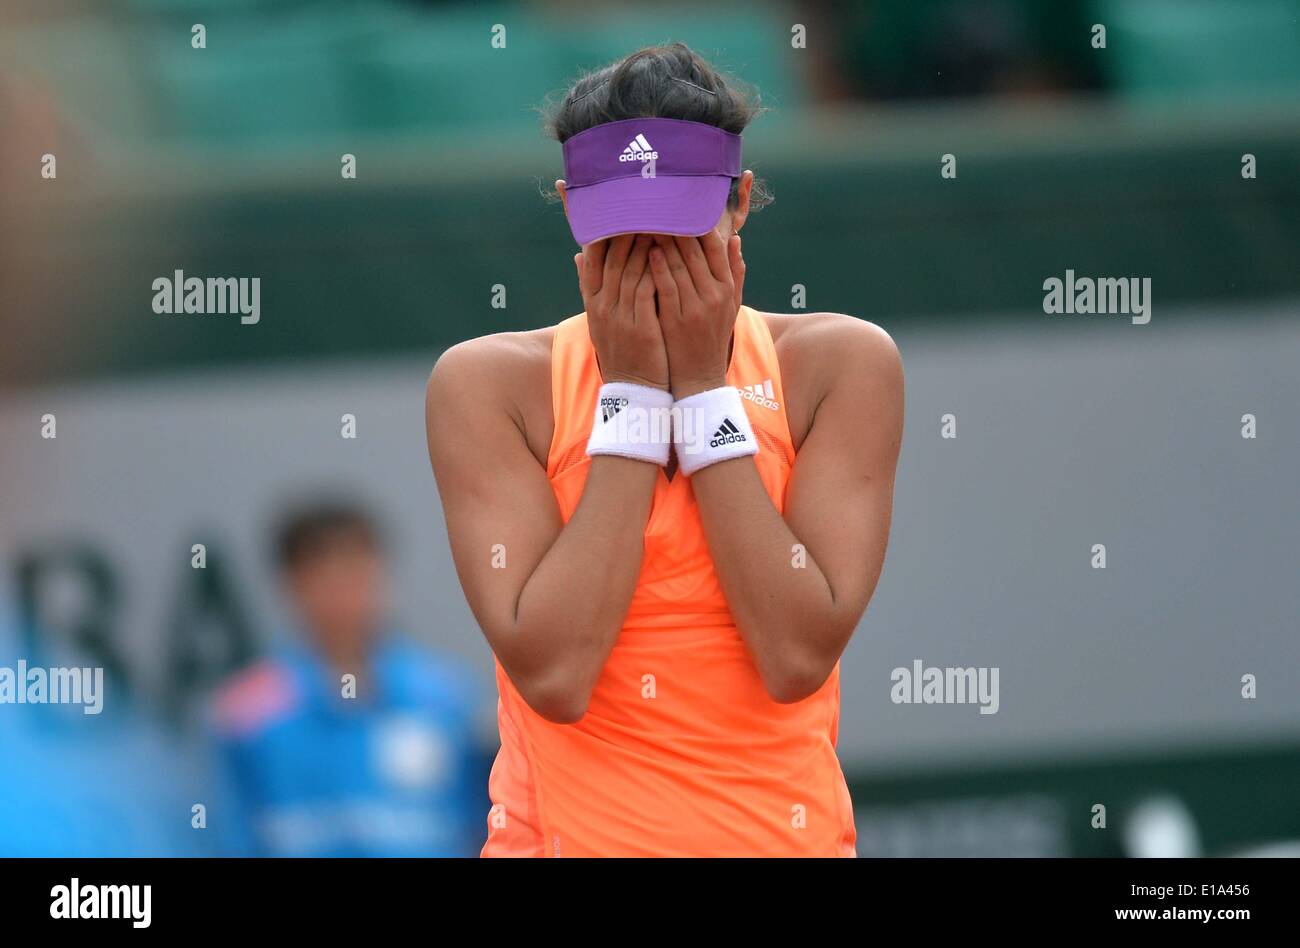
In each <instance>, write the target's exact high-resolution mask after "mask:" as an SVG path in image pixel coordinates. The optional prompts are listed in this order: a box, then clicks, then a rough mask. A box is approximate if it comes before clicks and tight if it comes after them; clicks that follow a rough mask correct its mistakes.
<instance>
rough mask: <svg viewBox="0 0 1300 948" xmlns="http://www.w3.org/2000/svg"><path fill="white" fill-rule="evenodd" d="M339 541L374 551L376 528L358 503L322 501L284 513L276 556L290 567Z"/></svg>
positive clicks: (284, 566) (378, 541)
mask: <svg viewBox="0 0 1300 948" xmlns="http://www.w3.org/2000/svg"><path fill="white" fill-rule="evenodd" d="M340 541H344V542H357V541H360V543H361V544H362V545H364V546H366V547H369V548H370V549H372V550H374V551H376V552H378V551H379V549H380V547H381V545H382V543H381V539H380V535H379V528H378V527H377V526H376V525H375V522H374V521H373V520H371V519H370V516H369V515H368V514H367V513H366V512H365V511H364V510H362V509H361V508H360V507H357V506H354V505H352V504H349V503H342V502H337V503H322V504H317V505H315V506H312V507H308V508H304V509H302V510H299V511H297V512H295V513H293V514H291V515H290V516H288V517H286V518H285V520H284V522H283V523H282V524H281V525H280V529H279V531H278V533H277V534H276V541H275V554H276V560H277V561H278V563H279V564H280V567H281V568H282V569H286V570H289V569H293V568H294V567H296V566H301V565H302V564H303V563H305V562H307V561H308V560H310V559H314V558H315V557H317V556H319V555H321V554H322V553H326V552H328V551H329V550H330V549H331V548H333V547H334V546H336V545H338V544H339V542H340Z"/></svg>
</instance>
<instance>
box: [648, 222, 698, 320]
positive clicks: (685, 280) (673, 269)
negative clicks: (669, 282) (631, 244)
mask: <svg viewBox="0 0 1300 948" xmlns="http://www.w3.org/2000/svg"><path fill="white" fill-rule="evenodd" d="M657 243H658V244H659V249H660V250H662V251H663V252H664V259H665V260H667V261H668V273H669V275H671V276H672V278H673V285H674V286H676V287H677V299H678V307H679V308H678V311H677V315H680V314H681V308H682V307H685V306H688V305H690V303H691V301H692V300H695V299H697V298H698V297H697V295H696V293H695V284H694V283H693V282H691V274H690V271H689V270H688V269H687V267H686V261H685V260H683V259H682V253H681V251H680V250H678V249H677V238H676V237H670V236H666V235H665V236H664V237H663V238H662V239H660V240H658V241H657ZM662 313H663V310H662V309H661V310H660V314H661V315H662Z"/></svg>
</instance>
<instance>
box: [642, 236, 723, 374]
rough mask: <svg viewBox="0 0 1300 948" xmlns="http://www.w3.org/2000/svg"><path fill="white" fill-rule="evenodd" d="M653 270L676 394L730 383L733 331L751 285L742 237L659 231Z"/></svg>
mask: <svg viewBox="0 0 1300 948" xmlns="http://www.w3.org/2000/svg"><path fill="white" fill-rule="evenodd" d="M654 239H655V246H654V247H652V248H651V249H650V274H651V276H652V277H653V279H654V283H655V292H656V293H657V294H658V297H659V326H660V329H661V330H662V332H663V337H664V345H665V347H666V348H667V350H668V377H669V384H670V388H671V390H672V393H673V398H677V399H681V398H686V397H687V396H688V395H694V394H696V393H698V392H704V391H707V390H709V389H712V388H720V387H722V386H723V385H726V384H727V361H728V354H729V351H730V345H731V332H732V329H733V328H734V327H735V324H736V313H737V312H738V311H739V309H740V302H741V298H742V291H743V289H744V285H745V261H744V258H743V257H742V256H741V255H740V237H739V235H736V234H733V235H732V236H731V239H730V240H729V241H727V242H725V243H724V242H723V239H722V237H721V235H719V234H718V232H717V231H712V230H711V231H709V232H708V233H707V234H705V235H704V236H702V237H672V236H661V235H656V236H655V238H654Z"/></svg>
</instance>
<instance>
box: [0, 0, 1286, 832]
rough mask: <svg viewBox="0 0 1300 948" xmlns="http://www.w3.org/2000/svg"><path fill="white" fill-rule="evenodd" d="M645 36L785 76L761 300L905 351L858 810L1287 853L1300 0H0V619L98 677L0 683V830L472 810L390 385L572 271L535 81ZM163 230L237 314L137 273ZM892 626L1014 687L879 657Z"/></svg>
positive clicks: (762, 134)
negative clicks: (1102, 559)
mask: <svg viewBox="0 0 1300 948" xmlns="http://www.w3.org/2000/svg"><path fill="white" fill-rule="evenodd" d="M196 25H201V26H202V28H203V29H202V30H201V31H198V32H196V30H195V27H196ZM1098 25H1100V26H1103V27H1104V47H1099V46H1098V45H1097V43H1098V36H1099V34H1098V32H1097V29H1096V27H1097V26H1098ZM200 37H201V39H202V40H203V43H202V44H201V45H199V46H198V48H196V44H199V39H198V38H200ZM801 37H803V38H806V41H805V42H802V43H801V42H800V38H801ZM672 40H681V41H683V42H686V43H688V44H689V45H691V46H692V47H693V48H695V49H696V50H698V51H700V52H701V53H702V54H704V55H705V56H707V57H709V58H710V59H712V61H713V62H714V63H715V65H717V66H719V67H721V68H723V69H724V70H726V71H728V72H730V73H731V74H733V75H737V76H739V77H741V78H742V79H744V80H746V81H747V82H749V83H751V84H752V85H754V86H756V87H757V88H758V89H759V90H760V91H761V93H762V96H763V101H764V103H765V105H766V106H767V107H768V109H769V111H768V112H767V113H766V114H764V115H763V116H762V117H761V118H760V119H759V120H758V121H757V123H756V124H755V125H754V126H753V127H752V129H751V130H750V131H749V132H747V133H746V136H745V139H746V140H745V163H746V166H747V167H752V168H754V169H755V170H756V172H757V173H759V174H760V175H762V176H763V177H765V178H766V179H767V181H768V183H769V185H770V186H771V187H772V189H773V191H774V193H775V196H776V202H775V204H773V205H772V206H771V207H769V208H766V209H764V210H763V211H762V212H761V213H759V214H757V215H755V216H754V217H753V218H752V219H751V221H750V222H749V225H748V227H747V228H746V230H745V247H746V258H747V262H748V264H749V274H748V279H747V284H746V295H747V300H748V302H749V303H750V304H751V305H753V306H755V307H756V308H758V309H762V310H767V311H773V312H790V311H792V310H794V309H795V306H796V303H794V302H792V300H794V299H795V298H796V296H797V295H798V292H799V288H802V290H803V292H804V293H805V294H806V306H807V308H808V309H809V310H810V311H822V310H830V311H839V312H845V313H850V314H853V315H856V316H859V317H862V318H865V319H869V320H872V321H874V322H877V323H879V324H880V325H882V326H883V327H884V328H885V329H886V330H888V331H889V332H890V333H891V334H892V335H893V337H894V339H895V340H896V341H897V343H898V345H899V347H900V349H901V351H902V354H903V360H904V365H905V367H906V371H907V382H908V409H907V411H908V418H907V428H906V435H905V439H904V444H903V453H902V459H901V462H900V469H899V478H898V483H897V491H896V505H895V517H894V528H893V536H892V540H891V546H890V551H889V556H888V559H887V562H886V565H885V570H884V575H883V576H882V578H881V581H880V585H879V589H878V591H877V593H876V596H875V599H874V601H873V602H872V604H871V607H870V608H869V610H868V612H867V615H866V617H865V618H864V620H863V622H862V625H861V627H860V628H859V630H858V632H857V634H856V635H855V637H854V640H853V642H852V644H851V645H850V647H849V649H848V651H847V653H846V654H845V656H844V659H843V688H844V695H843V718H842V723H841V727H840V755H841V758H842V760H843V763H844V768H845V771H846V773H847V775H848V777H849V780H850V785H851V789H852V791H853V797H854V802H855V806H856V808H857V822H858V831H859V850H860V852H861V853H862V854H863V855H885V856H910V855H1061V856H1097V855H1134V856H1137V855H1197V854H1215V855H1222V854H1236V853H1248V852H1250V853H1257V852H1275V853H1282V852H1289V853H1292V854H1294V853H1295V852H1296V851H1297V849H1296V847H1297V846H1300V842H1298V841H1300V806H1297V794H1298V793H1300V636H1298V633H1300V629H1298V628H1297V616H1298V615H1300V583H1298V582H1297V552H1296V550H1297V539H1298V530H1297V528H1298V527H1300V500H1298V499H1297V491H1296V483H1297V471H1300V424H1298V422H1297V406H1300V373H1298V372H1297V366H1298V365H1300V2H1297V0H1235V2H1228V0H1221V2H1220V0H1056V2H1053V3H1043V2H1038V0H961V2H958V0H863V2H858V3H843V4H840V3H836V4H831V3H806V4H801V5H791V4H781V3H761V2H752V0H751V2H746V3H731V2H725V0H721V2H716V3H710V4H704V5H701V4H687V3H681V4H677V3H656V4H638V5H635V6H628V7H618V6H614V5H607V4H597V3H583V2H558V0H556V2H532V3H526V2H519V3H455V2H433V0H423V2H417V0H296V2H295V0H225V2H223V3H221V4H216V5H213V4H205V3H200V2H197V0H94V2H89V0H86V2H64V0H42V2H34V0H9V2H7V3H6V5H5V10H4V12H3V14H0V340H2V343H0V666H11V667H12V666H14V665H15V663H16V662H17V661H18V660H19V659H25V660H27V661H28V662H29V663H30V664H33V665H35V664H38V663H44V664H46V665H94V666H98V667H103V668H104V669H105V670H106V674H107V676H108V679H107V683H106V686H105V688H106V698H105V710H104V713H103V714H100V715H96V716H87V715H83V714H82V713H81V711H80V709H78V708H69V707H66V706H38V705H26V706H21V705H6V704H0V853H2V854H30V855H74V854H95V855H118V854H123V855H127V854H148V855H167V854H190V853H194V854H200V853H246V852H253V853H261V854H278V853H319V854H333V853H340V854H342V853H376V854H407V853H428V854H433V853H446V854H451V853H458V852H474V851H476V848H477V845H478V844H479V843H480V842H481V839H482V837H483V836H484V827H485V822H484V821H485V817H486V810H487V800H486V793H485V788H484V783H485V781H486V769H487V766H488V764H489V762H490V759H491V755H492V754H493V753H494V751H495V746H496V733H495V695H494V693H493V689H492V685H491V655H490V653H489V651H488V649H487V647H486V645H485V644H484V642H483V640H482V637H481V635H480V634H479V632H478V629H477V628H476V626H475V623H474V621H473V618H472V616H471V615H470V613H469V611H468V609H467V607H466V605H465V602H464V599H463V597H462V595H461V593H460V589H459V585H458V583H457V580H456V576H455V573H454V570H453V568H452V564H451V558H450V553H449V550H448V547H447V542H446V536H445V530H444V526H443V522H442V516H441V510H440V507H439V503H438V498H437V495H436V491H435V486H434V483H433V479H432V476H431V475H430V472H429V466H428V460H427V455H426V451H425V443H424V424H423V412H424V405H423V399H424V383H425V380H426V377H427V375H428V372H429V369H430V367H431V366H432V365H433V362H434V361H435V359H436V358H437V356H438V355H439V353H440V352H441V351H443V350H444V349H445V348H446V347H447V346H449V345H451V344H453V343H455V342H458V341H460V340H463V339H466V338H470V337H473V336H478V335H482V334H485V333H490V332H498V331H504V330H516V329H528V328H535V327H539V326H544V325H547V324H551V323H555V322H558V321H559V320H561V319H563V318H564V317H566V316H568V315H571V314H572V313H574V312H576V311H578V310H579V309H580V300H579V297H578V293H577V288H576V286H575V285H574V280H573V274H572V263H571V260H570V257H571V254H572V250H573V248H572V246H571V245H572V238H571V236H570V233H569V231H568V228H567V226H566V225H565V222H564V219H563V215H562V212H561V210H560V209H559V207H558V206H556V205H553V204H549V203H547V202H546V201H545V200H544V198H543V196H542V194H541V191H542V189H543V188H545V187H549V186H550V184H551V183H552V182H553V181H554V179H555V178H556V177H558V176H560V172H561V160H560V151H559V148H558V147H557V146H556V145H555V143H553V142H549V141H547V140H546V139H545V138H544V137H543V135H542V133H541V130H540V123H539V119H538V111H537V110H538V107H539V106H540V105H541V104H542V103H543V101H544V99H545V97H546V96H547V94H548V93H552V92H557V91H562V90H563V89H564V88H565V87H566V85H567V83H568V82H569V81H570V80H572V79H573V78H574V77H576V75H577V74H578V73H579V72H580V71H581V70H584V69H590V68H594V67H597V66H600V65H602V64H604V63H606V62H609V61H611V60H614V59H617V58H620V57H621V56H623V55H625V54H626V53H628V52H630V51H631V50H633V49H635V48H638V47H640V46H644V45H650V44H656V43H662V42H667V41H672ZM944 155H951V156H953V158H954V159H955V167H956V171H957V174H956V177H954V178H945V177H942V176H941V175H940V167H941V159H942V156H944ZM47 156H53V158H54V161H53V162H51V161H50V159H49V157H47ZM344 156H354V158H355V168H356V174H355V177H354V178H353V177H345V176H344V175H343V174H342V173H341V170H342V168H343V166H344V164H343V163H344V160H345V158H344ZM1247 156H1251V157H1250V158H1249V159H1248V158H1247ZM1244 169H1249V172H1248V173H1247V172H1246V171H1245V170H1244ZM51 172H53V173H52V174H51ZM1067 269H1072V270H1074V271H1075V272H1076V273H1078V274H1079V275H1081V276H1113V277H1138V278H1150V280H1151V283H1152V310H1151V313H1152V318H1151V322H1150V323H1149V324H1147V325H1145V326H1138V325H1132V324H1131V323H1130V321H1129V319H1128V318H1125V317H1084V316H1073V317H1065V316H1047V315H1044V312H1043V282H1044V280H1047V279H1049V278H1051V277H1058V278H1064V276H1065V271H1066V270H1067ZM177 270H183V271H184V273H185V274H186V275H187V276H200V277H235V278H254V277H256V278H259V279H260V281H261V282H260V287H261V297H260V304H261V309H260V319H259V320H258V321H257V322H256V323H255V324H243V323H241V321H240V319H239V318H238V316H230V315H206V316H200V315H160V314H157V313H155V312H154V310H153V308H152V302H153V298H154V290H153V289H152V285H153V282H154V281H155V280H157V279H159V278H164V277H166V278H171V277H172V276H173V274H174V272H175V271H177ZM503 294H504V295H503ZM947 414H951V415H953V416H954V417H955V424H956V432H957V437H956V438H949V439H945V438H941V437H940V425H941V420H940V419H941V417H942V416H944V415H947ZM1246 414H1250V415H1253V416H1255V419H1256V424H1257V437H1255V438H1253V439H1248V438H1243V437H1242V427H1243V416H1244V415H1246ZM51 416H52V418H53V420H54V423H55V425H56V436H55V437H49V434H50V432H51V430H52V429H51V428H50V424H49V421H50V417H51ZM349 418H350V419H351V422H349ZM350 426H351V433H352V434H354V435H355V437H348V436H347V435H348V434H349V428H350ZM295 538H296V539H295ZM1098 543H1101V544H1105V546H1106V550H1107V566H1106V568H1105V569H1104V570H1099V569H1093V568H1091V565H1090V561H1091V558H1092V548H1093V545H1094V544H1098ZM200 551H201V552H200ZM918 660H920V661H922V662H923V663H925V664H926V665H934V666H995V667H997V668H999V669H1000V685H1001V695H1000V708H999V711H998V712H997V713H996V714H991V715H981V714H979V713H978V709H977V708H976V707H974V706H970V705H965V706H963V705H932V706H926V705H906V704H895V703H893V702H892V701H891V700H890V689H891V679H890V675H891V672H892V670H893V669H894V668H897V667H906V668H911V667H912V664H913V662H915V661H918ZM348 668H362V669H364V672H363V674H362V675H361V679H360V681H359V682H358V683H357V687H358V694H359V695H360V697H361V700H359V701H356V702H352V703H350V704H349V703H345V702H343V701H342V700H341V698H340V696H339V695H338V694H336V693H335V692H336V691H337V687H336V685H335V684H334V682H336V681H337V680H338V675H337V674H333V673H334V672H338V671H339V670H340V669H348ZM331 670H332V671H331ZM1247 675H1253V676H1255V680H1256V682H1257V693H1256V696H1255V697H1253V698H1246V697H1243V684H1242V682H1243V676H1247ZM1098 804H1100V805H1103V806H1104V807H1105V808H1106V826H1105V828H1104V829H1101V828H1098V827H1096V826H1094V823H1095V822H1096V819H1095V813H1096V811H1095V809H1094V808H1095V807H1096V806H1097V805H1098ZM196 807H197V808H198V809H196ZM199 824H202V826H200V825H199Z"/></svg>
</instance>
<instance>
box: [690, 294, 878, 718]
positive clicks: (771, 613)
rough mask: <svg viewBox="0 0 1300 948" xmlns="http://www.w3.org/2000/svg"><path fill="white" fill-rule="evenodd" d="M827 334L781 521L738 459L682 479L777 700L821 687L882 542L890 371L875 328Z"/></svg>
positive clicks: (862, 602)
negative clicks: (823, 374) (825, 383)
mask: <svg viewBox="0 0 1300 948" xmlns="http://www.w3.org/2000/svg"><path fill="white" fill-rule="evenodd" d="M827 328H831V327H827ZM833 329H834V331H833V332H828V333H826V334H825V335H826V337H827V338H826V339H825V341H824V343H823V345H824V348H825V355H824V357H823V359H822V360H821V364H823V365H825V366H826V371H827V372H828V373H829V374H830V376H831V382H830V383H829V390H828V391H827V392H826V394H825V395H824V397H823V399H822V401H821V403H820V405H819V406H818V407H817V411H816V415H815V417H814V420H813V425H812V428H811V430H810V431H809V433H808V435H807V437H806V438H805V439H804V442H803V444H802V446H801V447H800V450H799V455H798V457H797V459H796V460H795V464H794V471H793V473H792V475H791V480H790V486H789V490H788V493H787V495H786V508H785V516H784V518H782V516H781V514H779V513H777V511H776V508H775V507H774V506H773V505H772V502H771V500H770V499H769V498H768V496H767V492H766V491H765V490H764V488H763V484H762V481H761V480H760V479H759V477H758V471H757V469H756V468H755V467H754V463H753V461H752V460H751V459H750V458H748V457H742V458H734V459H732V460H729V461H723V462H721V463H718V464H714V465H711V466H709V467H706V468H704V469H703V470H701V471H698V472H696V474H695V475H694V476H693V477H692V479H691V481H692V486H693V488H694V491H695V497H696V500H697V502H698V504H699V508H700V517H701V519H702V521H703V524H704V530H705V535H706V536H707V538H708V543H709V549H710V551H711V552H712V554H713V561H714V563H715V568H716V570H717V573H718V579H719V581H720V582H721V584H722V588H723V592H724V593H725V594H726V597H727V602H728V604H729V605H730V606H731V611H732V614H733V616H734V617H735V620H736V625H737V627H738V628H739V629H740V632H741V635H742V636H743V637H744V639H745V642H746V644H747V645H748V646H749V649H750V652H751V653H752V654H753V656H754V661H755V664H756V665H757V666H758V670H759V674H760V676H761V677H762V679H763V682H764V685H765V687H766V688H767V690H768V692H769V694H771V695H772V697H773V698H774V699H776V700H777V701H799V700H802V699H803V698H806V697H808V696H809V695H811V694H812V693H813V692H814V691H816V690H817V689H818V688H820V687H821V685H822V683H823V682H825V680H826V678H827V676H828V675H829V674H830V672H831V669H832V668H833V667H834V665H835V662H836V661H838V660H839V657H840V654H841V653H842V652H843V651H844V648H845V646H846V645H848V642H849V637H850V636H851V635H852V634H853V630H854V628H855V627H856V626H857V624H858V621H859V620H860V619H861V618H862V613H863V612H864V611H865V609H866V607H867V603H868V602H869V601H870V599H871V596H872V593H873V592H874V591H875V588H876V582H877V580H878V579H879V578H880V571H881V568H882V566H883V565H884V559H885V547H886V544H887V542H888V539H889V523H890V515H891V512H892V507H893V488H894V471H895V467H896V464H897V461H898V451H899V445H900V442H901V439H902V421H903V376H902V366H901V363H900V361H899V358H898V352H897V349H896V348H895V347H894V344H893V341H892V340H891V339H890V338H889V337H888V336H887V335H886V334H885V333H884V332H882V331H881V330H879V329H876V328H875V327H873V326H870V325H869V324H867V323H861V322H857V321H856V320H854V321H850V320H847V319H846V320H845V321H844V322H842V323H839V324H837V325H835V326H834V327H833ZM796 544H798V545H800V546H802V548H803V552H802V554H801V555H797V554H798V551H797V550H796Z"/></svg>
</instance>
